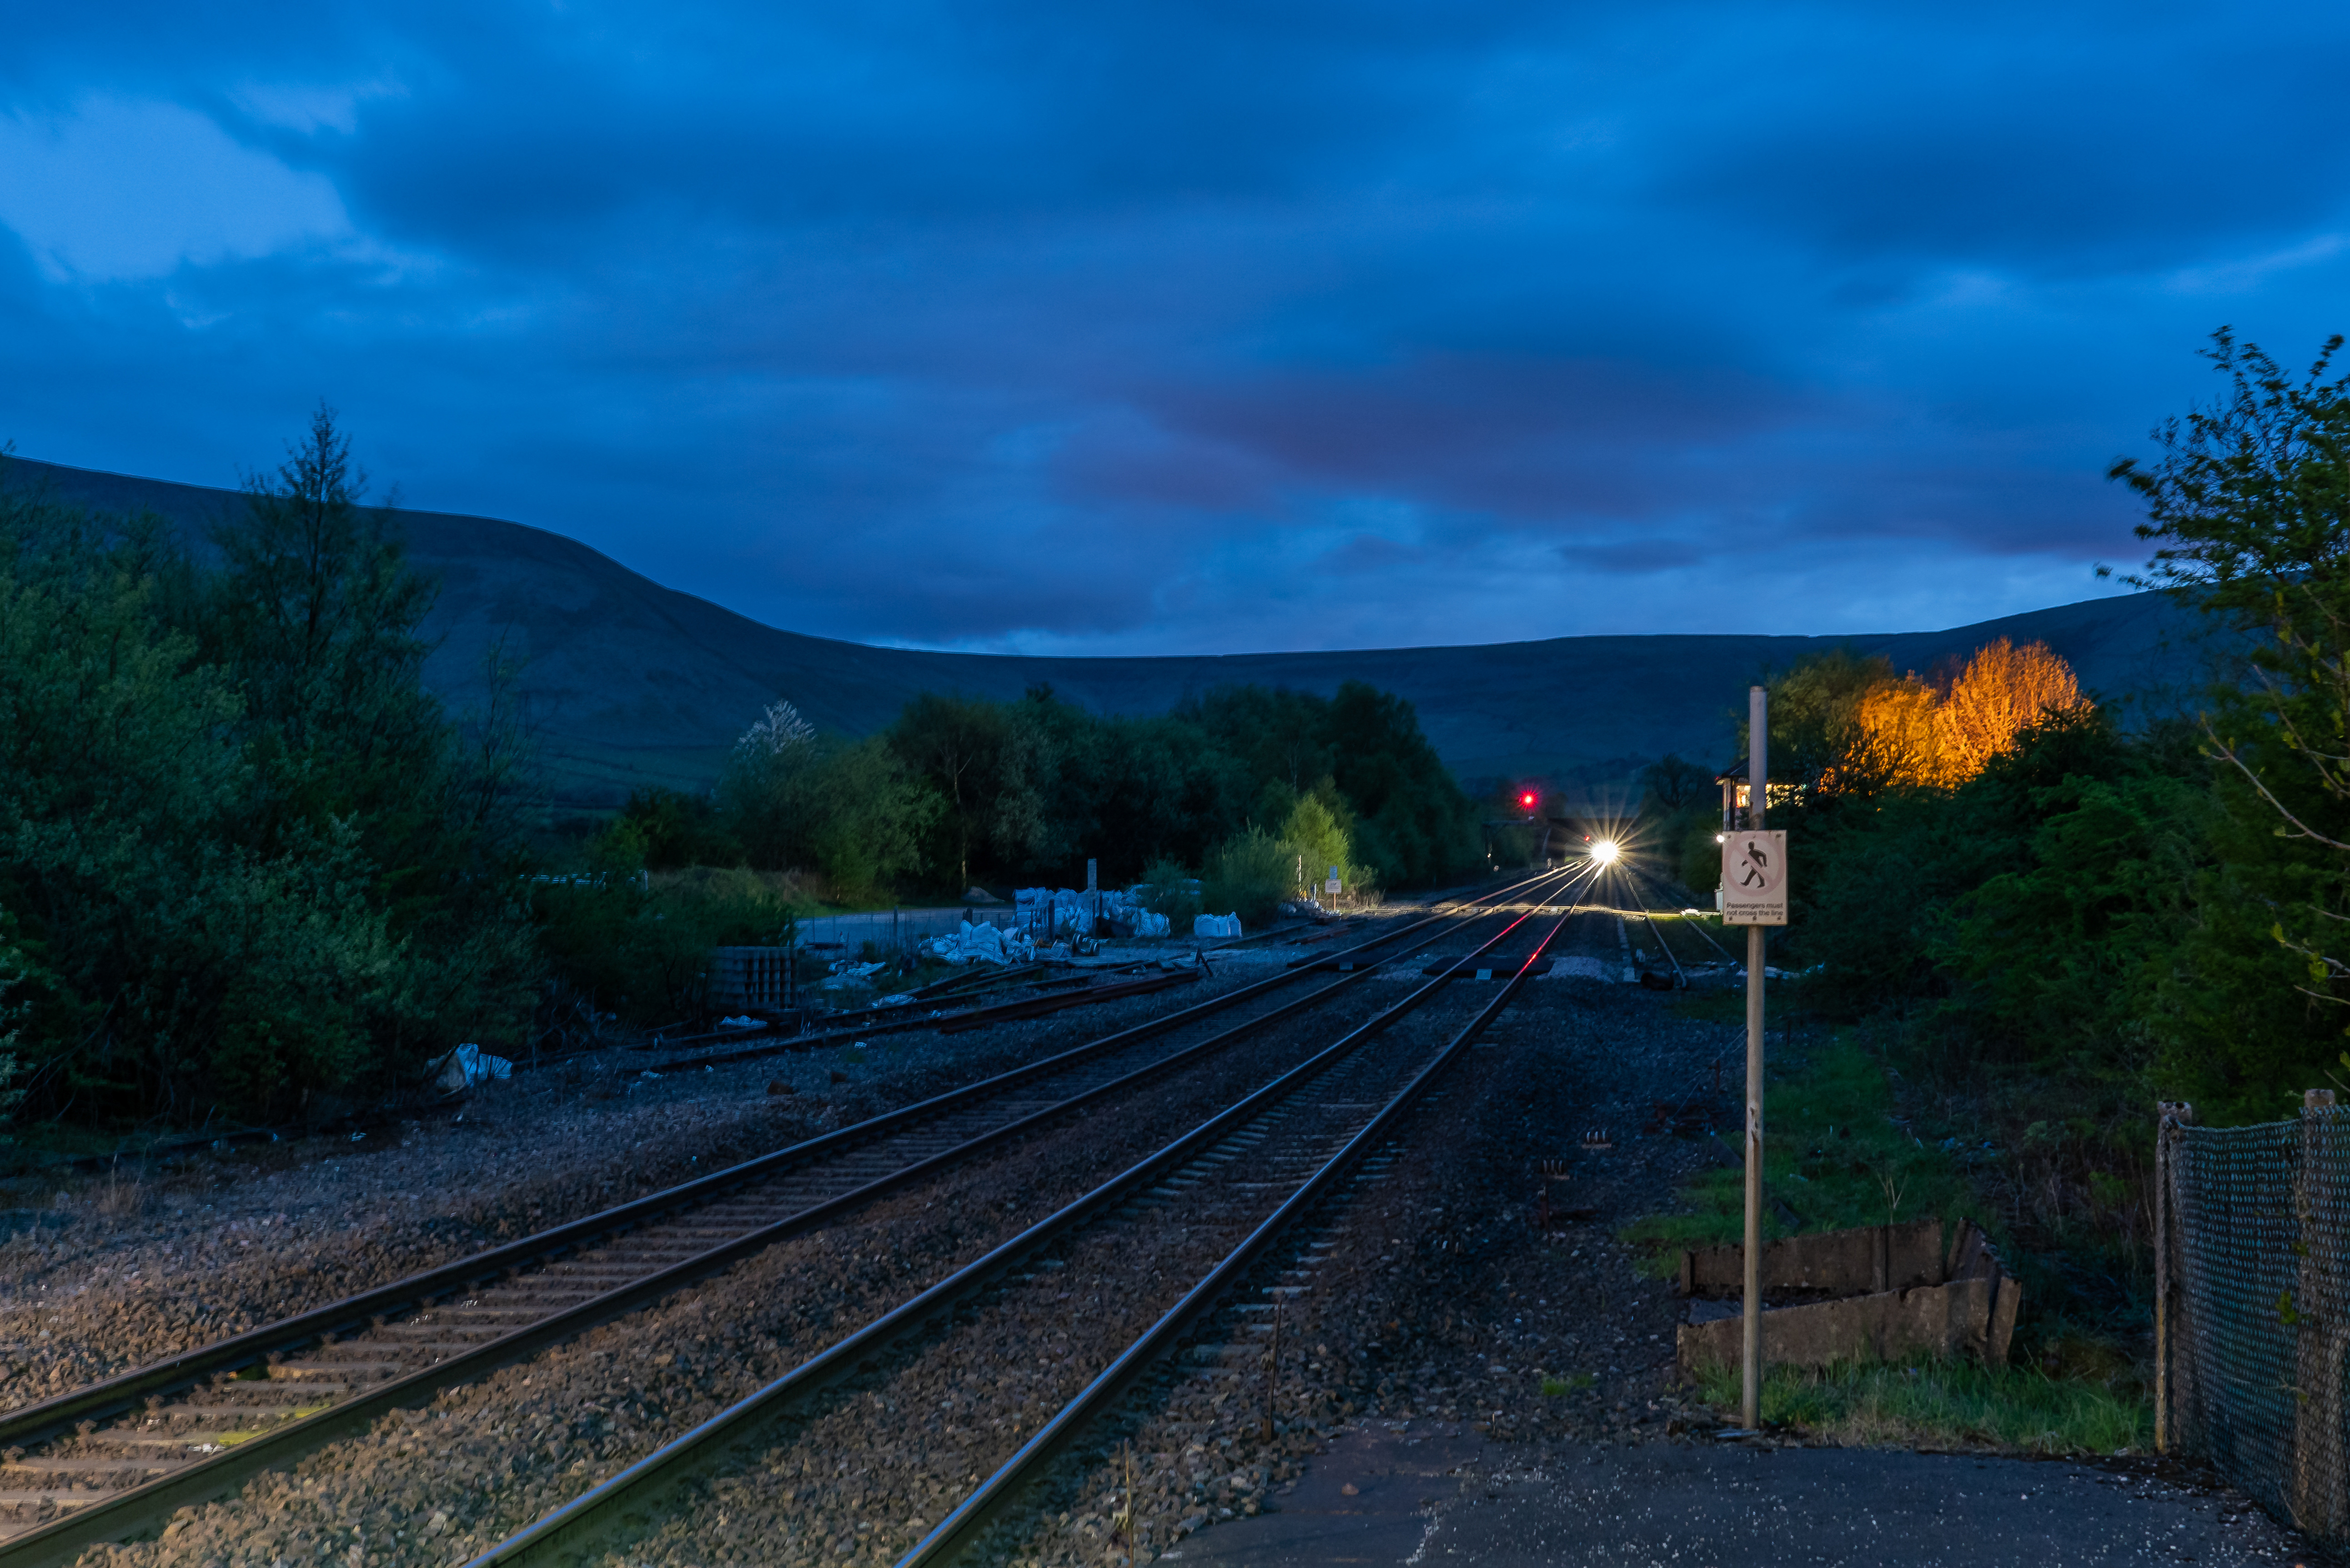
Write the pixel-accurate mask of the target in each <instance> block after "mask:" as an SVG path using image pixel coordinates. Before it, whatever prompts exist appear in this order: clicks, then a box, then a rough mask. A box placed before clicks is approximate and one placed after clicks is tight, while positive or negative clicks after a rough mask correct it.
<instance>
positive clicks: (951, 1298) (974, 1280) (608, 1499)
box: [466, 873, 1572, 1568]
mask: <svg viewBox="0 0 2350 1568" xmlns="http://www.w3.org/2000/svg"><path fill="white" fill-rule="evenodd" d="M1550 875H1551V876H1555V875H1557V874H1556V873H1552V874H1550ZM1547 879H1549V877H1537V878H1532V879H1531V880H1535V881H1541V880H1547ZM1533 918H1534V912H1533V911H1531V910H1530V911H1528V912H1527V913H1526V914H1523V915H1521V916H1519V917H1518V918H1517V919H1514V920H1513V921H1511V922H1510V923H1509V924H1508V925H1507V926H1505V927H1503V929H1501V930H1500V931H1498V932H1496V933H1495V934H1494V935H1493V936H1492V937H1491V938H1488V939H1487V940H1485V941H1484V942H1483V943H1482V944H1480V945H1479V946H1478V947H1477V948H1476V949H1475V950H1472V951H1471V952H1470V953H1469V954H1468V955H1466V956H1464V957H1462V958H1461V959H1459V960H1457V961H1455V962H1454V964H1453V966H1452V968H1453V969H1458V968H1460V967H1461V965H1463V964H1466V963H1469V962H1471V961H1473V960H1474V959H1475V958H1476V957H1477V956H1478V955H1479V954H1481V953H1483V952H1486V951H1488V950H1491V949H1492V948H1493V947H1494V946H1496V945H1498V944H1499V943H1500V942H1502V941H1503V940H1505V939H1506V938H1507V937H1508V936H1509V935H1510V933H1511V932H1512V931H1514V930H1516V929H1518V927H1519V926H1521V925H1523V924H1524V923H1525V922H1526V921H1527V920H1529V919H1533ZM1568 918H1570V919H1571V918H1572V917H1571V916H1570V917H1568ZM1564 923H1565V922H1564V920H1562V922H1561V924H1564ZM1363 972H1365V973H1366V974H1367V973H1368V972H1370V971H1363ZM1349 978H1352V977H1349ZM1450 980H1451V970H1448V971H1446V972H1445V973H1444V974H1443V975H1440V976H1439V977H1437V978H1436V979H1434V980H1431V981H1428V982H1426V983H1425V984H1422V985H1420V986H1418V987H1416V988H1414V990H1413V991H1412V992H1411V993H1410V994H1409V995H1408V996H1406V997H1404V998H1403V999H1402V1000H1401V1001H1399V1002H1393V1003H1391V1004H1389V1005H1388V1007H1387V1008H1385V1009H1383V1010H1382V1011H1381V1012H1378V1014H1377V1015H1375V1016H1374V1017H1372V1018H1370V1019H1369V1020H1367V1021H1366V1022H1365V1023H1361V1024H1358V1025H1357V1026H1356V1027H1355V1028H1353V1029H1351V1030H1349V1031H1348V1032H1347V1033H1346V1034H1344V1035H1342V1036H1341V1037H1340V1038H1339V1039H1338V1040H1336V1042H1334V1043H1333V1044H1330V1045H1327V1046H1326V1047H1324V1048H1323V1049H1322V1050H1321V1051H1319V1052H1316V1053H1315V1054H1314V1055H1312V1056H1310V1057H1308V1058H1307V1059H1306V1060H1305V1061H1304V1062H1301V1063H1299V1064H1297V1065H1296V1066H1295V1067H1292V1068H1291V1069H1289V1070H1288V1071H1287V1072H1285V1073H1284V1074H1282V1075H1280V1076H1279V1077H1277V1078H1275V1079H1274V1080H1273V1081H1272V1082H1271V1083H1268V1084H1266V1085H1263V1087H1261V1088H1259V1089H1257V1090H1255V1091H1254V1092H1253V1093H1251V1094H1250V1095H1248V1096H1245V1097H1243V1099H1240V1100H1238V1101H1235V1102H1234V1103H1233V1104H1232V1105H1231V1106H1226V1107H1225V1108H1224V1109H1223V1110H1222V1111H1219V1112H1217V1113H1216V1114H1215V1115H1214V1116H1210V1117H1209V1118H1208V1119H1207V1120H1205V1121H1203V1122H1201V1123H1200V1124H1198V1125H1197V1126H1195V1127H1192V1128H1191V1130H1190V1131H1188V1132H1186V1133H1184V1134H1182V1135H1181V1136H1180V1137H1177V1138H1176V1139H1175V1140H1174V1141H1173V1142H1171V1143H1169V1144H1168V1145H1166V1146H1165V1147H1162V1148H1160V1149H1159V1150H1158V1151H1156V1152H1155V1153H1152V1154H1150V1155H1148V1156H1146V1157H1145V1158H1143V1159H1142V1160H1140V1161H1139V1162H1138V1163H1137V1164H1135V1165H1133V1166H1131V1167H1129V1168H1128V1169H1126V1170H1124V1171H1122V1172H1120V1173H1119V1174H1118V1175H1117V1176H1114V1177H1112V1178H1111V1179H1109V1180H1107V1181H1106V1182H1104V1183H1102V1184H1101V1185H1100V1186H1098V1187H1097V1188H1095V1189H1093V1190H1092V1191H1090V1192H1087V1194H1085V1195H1084V1196H1083V1197H1081V1198H1078V1199H1074V1200H1072V1201H1071V1202H1069V1203H1067V1204H1066V1205H1064V1206H1063V1207H1062V1208H1061V1209H1059V1210H1055V1212H1054V1213H1052V1214H1050V1215H1048V1216H1046V1217H1045V1219H1043V1220H1038V1221H1037V1222H1036V1223H1035V1224H1034V1225H1032V1226H1030V1227H1028V1228H1027V1229H1026V1230H1024V1231H1021V1232H1020V1233H1019V1234H1018V1235H1016V1236H1014V1237H1013V1238H1011V1239H1010V1240H1009V1241H1003V1242H1002V1243H999V1244H998V1245H997V1246H995V1247H994V1248H993V1249H992V1250H990V1251H988V1252H987V1253H986V1254H985V1255H984V1256H983V1257H981V1258H978V1259H976V1260H974V1261H973V1262H970V1263H967V1264H965V1265H964V1266H963V1267H962V1268H960V1269H957V1270H956V1271H954V1272H952V1273H951V1274H949V1275H948V1276H947V1277H946V1278H944V1279H942V1280H941V1281H939V1282H937V1283H935V1284H933V1285H931V1286H930V1287H929V1288H928V1289H926V1290H924V1291H922V1292H920V1293H919V1294H917V1295H915V1296H913V1297H911V1298H910V1299H909V1300H907V1301H905V1302H903V1303H899V1305H898V1306H896V1307H893V1308H891V1309H890V1310H889V1312H886V1313H884V1314H881V1315H880V1316H879V1317H877V1318H875V1319H874V1320H873V1321H872V1322H870V1323H868V1324H866V1325H865V1326H864V1327H862V1328H860V1329H858V1330H856V1331H855V1332H853V1333H851V1334H848V1335H847V1336H846V1337H845V1338H843V1339H841V1340H839V1341H837V1343H835V1344H834V1345H831V1346H829V1347H827V1349H825V1350H823V1351H820V1352H818V1353H817V1354H816V1355H813V1356H811V1357H809V1358H808V1359H807V1360H806V1361H804V1362H802V1363H801V1364H800V1365H799V1366H795V1367H794V1368H793V1369H792V1370H791V1371H789V1372H787V1373H785V1374H784V1375H783V1376H781V1377H778V1378H776V1379H775V1381H773V1382H771V1383H769V1384H767V1385H765V1386H764V1387H761V1388H759V1389H757V1390H756V1391H754V1392H753V1393H751V1394H749V1395H747V1396H745V1397H743V1398H742V1399H740V1400H738V1401H736V1402H735V1403H734V1404H733V1405H731V1406H729V1407H726V1408H725V1409H723V1410H722V1411H720V1412H719V1413H718V1414H717V1415H715V1416H712V1417H710V1418H709V1419H707V1420H705V1421H703V1422H702V1423H701V1424H700V1425H699V1426H696V1427H694V1428H692V1429H691V1430H690V1431H687V1432H684V1433H682V1434H681V1435H680V1436H678V1437H676V1438H671V1440H670V1441H669V1442H667V1443H664V1444H662V1445H661V1446H660V1448H658V1449H654V1450H653V1451H652V1452H651V1453H650V1454H647V1455H646V1456H644V1457H643V1458H642V1459H638V1460H636V1461H635V1462H634V1463H632V1464H630V1465H629V1466H628V1467H627V1468H626V1469H622V1470H620V1471H619V1472H618V1473H617V1474H615V1475H613V1476H611V1477H609V1478H608V1479H607V1480H603V1481H601V1482H598V1484H597V1485H596V1486H594V1487H591V1488H590V1489H588V1490H587V1491H585V1492H582V1493H581V1494H580V1495H579V1496H577V1497H576V1498H573V1499H572V1500H571V1501H569V1502H567V1503H565V1504H564V1505H563V1506H562V1507H560V1508H557V1509H556V1510H554V1511H552V1512H549V1513H547V1514H546V1515H545V1516H543V1517H542V1518H540V1519H538V1520H537V1521H535V1522H533V1523H531V1524H529V1525H526V1526H525V1527H524V1528H523V1529H522V1530H520V1531H517V1532H515V1534H513V1535H511V1536H508V1537H507V1538H506V1539H505V1540H504V1541H502V1542H498V1543H497V1544H496V1545H494V1546H492V1547H491V1548H489V1549H488V1550H487V1551H485V1552H482V1553H481V1554H480V1555H479V1556H477V1557H474V1558H473V1559H472V1561H471V1562H470V1563H468V1564H467V1565H466V1568H492V1565H494V1564H502V1563H518V1562H524V1561H527V1560H531V1559H534V1558H537V1557H540V1556H541V1555H551V1554H554V1553H558V1552H562V1551H563V1550H565V1548H566V1546H567V1544H568V1543H571V1542H578V1541H580V1540H581V1539H582V1538H583V1537H586V1536H588V1535H591V1534H593V1533H594V1532H597V1531H598V1530H600V1529H602V1528H603V1527H604V1524H605V1522H606V1521H608V1520H609V1519H611V1518H612V1517H613V1516H614V1515H615V1514H616V1513H618V1512H619V1511H622V1510H625V1509H626V1508H628V1507H629V1504H630V1502H631V1501H632V1500H633V1499H636V1498H639V1497H642V1496H643V1495H645V1493H646V1490H647V1489H648V1488H650V1487H653V1486H656V1485H659V1484H660V1483H661V1482H663V1481H666V1480H670V1479H671V1478H672V1477H673V1476H675V1475H676V1474H678V1473H679V1472H681V1471H688V1472H690V1470H691V1468H692V1467H693V1466H694V1465H695V1464H696V1463H698V1462H700V1461H701V1460H702V1459H703V1458H704V1457H705V1456H707V1455H709V1454H710V1453H711V1452H712V1450H713V1449H720V1448H723V1446H725V1445H727V1444H729V1443H731V1442H733V1441H734V1440H736V1439H737V1438H739V1437H741V1436H742V1435H743V1431H744V1428H746V1427H747V1426H748V1424H749V1423H751V1422H752V1421H753V1420H754V1418H756V1417H759V1416H760V1415H762V1414H763V1413H764V1412H765V1411H767V1410H768V1409H769V1408H770V1407H774V1406H775V1405H776V1404H778V1403H779V1402H782V1401H785V1400H788V1399H790V1398H793V1397H797V1396H800V1395H803V1394H806V1393H811V1392H815V1391H818V1390H820V1389H822V1388H824V1387H825V1386H828V1385H829V1384H831V1383H833V1382H835V1381H837V1380H838V1379H839V1378H842V1377H845V1376H851V1375H853V1374H854V1373H856V1372H857V1371H858V1369H859V1368H860V1367H861V1366H864V1365H866V1364H868V1362H869V1361H870V1360H871V1359H872V1358H873V1357H874V1356H876V1355H879V1354H880V1353H881V1352H882V1350H883V1349H884V1348H885V1347H886V1346H887V1345H889V1344H890V1343H892V1342H894V1341H896V1340H898V1339H899V1338H901V1337H903V1336H905V1335H907V1334H911V1333H913V1332H916V1331H918V1330H920V1329H921V1328H923V1327H924V1326H925V1325H927V1324H930V1323H931V1322H932V1321H934V1320H936V1319H938V1318H939V1317H941V1316H942V1315H944V1314H948V1313H951V1311H952V1310H953V1309H954V1308H955V1307H956V1306H957V1305H959V1304H961V1303H962V1302H964V1301H966V1300H968V1299H970V1298H971V1297H972V1296H974V1295H977V1294H980V1293H983V1292H985V1291H987V1290H989V1289H992V1288H993V1287H994V1286H995V1285H996V1284H998V1283H999V1282H1001V1281H1002V1280H1003V1278H1004V1277H1005V1276H1006V1275H1008V1274H1011V1273H1012V1272H1014V1271H1015V1270H1016V1269H1017V1268H1018V1267H1019V1266H1020V1265H1021V1264H1022V1263H1023V1262H1025V1261H1026V1260H1028V1259H1029V1258H1031V1257H1033V1256H1035V1254H1036V1253H1038V1252H1039V1251H1043V1250H1044V1249H1045V1248H1046V1247H1048V1246H1051V1245H1054V1244H1055V1243H1057V1242H1058V1241H1061V1240H1062V1239H1064V1238H1065V1237H1066V1236H1067V1235H1068V1234H1069V1233H1071V1232H1073V1231H1076V1229H1078V1228H1079V1227H1080V1226H1082V1225H1083V1224H1085V1223H1086V1222H1087V1220H1092V1219H1094V1218H1095V1217H1096V1216H1097V1215H1099V1214H1102V1213H1105V1212H1107V1211H1109V1210H1115V1209H1116V1208H1118V1206H1119V1205H1121V1204H1123V1203H1124V1202H1126V1201H1127V1200H1128V1199H1130V1198H1131V1197H1132V1196H1133V1195H1134V1194H1135V1193H1137V1192H1139V1191H1140V1190H1142V1189H1145V1188H1147V1187H1149V1185H1151V1184H1153V1183H1155V1182H1156V1181H1158V1180H1159V1178H1160V1176H1161V1175H1162V1174H1163V1173H1164V1172H1165V1171H1167V1170H1168V1169H1170V1168H1173V1167H1176V1166H1180V1165H1181V1164H1182V1163H1183V1162H1184V1161H1186V1160H1187V1159H1189V1158H1191V1156H1192V1155H1193V1154H1194V1153H1195V1152H1196V1151H1198V1150H1199V1149H1200V1148H1201V1147H1205V1146H1208V1145H1211V1144H1213V1143H1214V1142H1215V1141H1216V1140H1217V1139H1219V1138H1220V1137H1223V1136H1224V1134H1225V1133H1227V1132H1228V1131H1230V1130H1231V1129H1232V1127H1236V1126H1238V1125H1240V1124H1242V1123H1244V1122H1246V1121H1247V1120H1249V1119H1250V1118H1252V1117H1253V1116H1256V1115H1258V1114H1259V1113H1261V1112H1262V1111H1263V1110H1264V1109H1266V1108H1268V1107H1269V1106H1272V1105H1274V1104H1275V1103H1277V1102H1278V1101H1280V1100H1281V1099H1284V1098H1285V1097H1287V1096H1289V1095H1291V1094H1293V1093H1294V1092H1295V1091H1296V1090H1297V1089H1298V1088H1300V1087H1302V1086H1304V1085H1306V1084H1308V1083H1310V1082H1311V1081H1312V1080H1313V1079H1315V1077H1317V1076H1319V1075H1320V1074H1321V1073H1322V1071H1323V1070H1324V1069H1326V1068H1327V1067H1329V1066H1331V1065H1333V1064H1336V1062H1337V1061H1339V1060H1341V1059H1342V1058H1343V1057H1345V1056H1346V1055H1347V1054H1351V1053H1352V1052H1353V1051H1354V1050H1355V1049H1357V1047H1358V1046H1360V1045H1361V1044H1362V1043H1363V1042H1364V1041H1366V1040H1367V1039H1369V1038H1370V1037H1371V1036H1372V1035H1373V1034H1375V1033H1378V1032H1379V1031H1380V1030H1382V1029H1384V1028H1386V1027H1387V1026H1388V1024H1390V1023H1394V1022H1395V1021H1396V1020H1398V1019H1399V1018H1401V1017H1403V1016H1404V1015H1405V1014H1406V1013H1408V1012H1412V1011H1414V1010H1415V1009H1417V1008H1418V1007H1419V1005H1420V1003H1421V1002H1425V1001H1426V1000H1428V998H1430V996H1433V995H1435V994H1437V993H1438V992H1440V991H1442V989H1443V988H1444V986H1445V985H1446V983H1447V982H1448V981H1450ZM1341 983H1343V982H1341Z"/></svg>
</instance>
